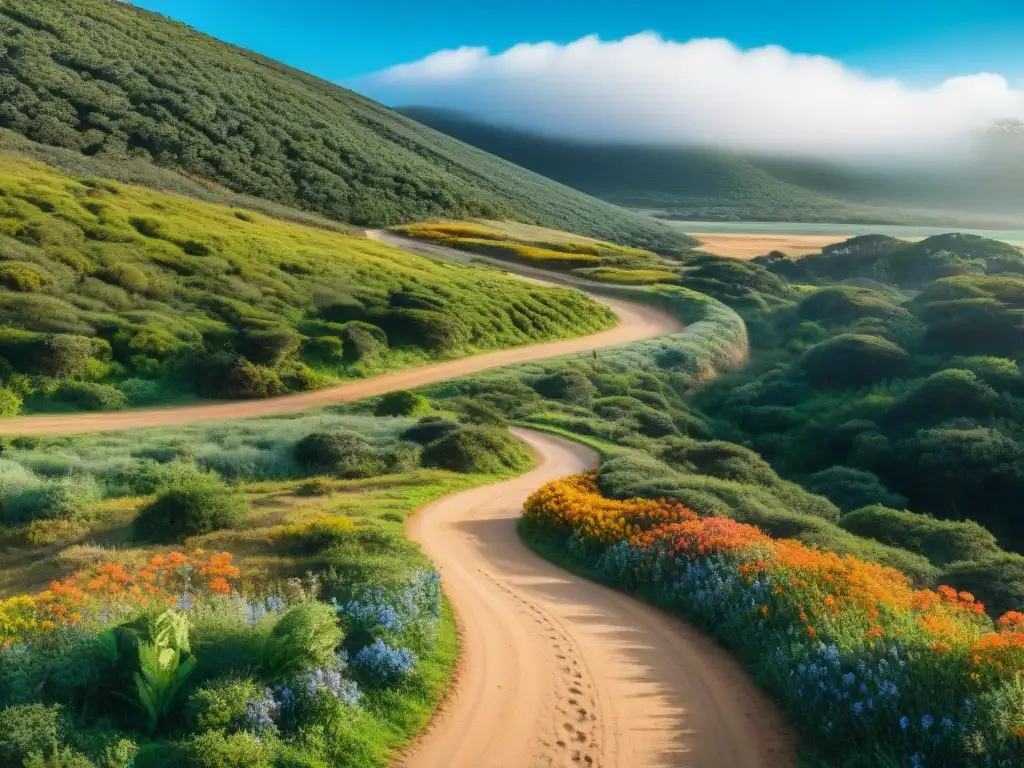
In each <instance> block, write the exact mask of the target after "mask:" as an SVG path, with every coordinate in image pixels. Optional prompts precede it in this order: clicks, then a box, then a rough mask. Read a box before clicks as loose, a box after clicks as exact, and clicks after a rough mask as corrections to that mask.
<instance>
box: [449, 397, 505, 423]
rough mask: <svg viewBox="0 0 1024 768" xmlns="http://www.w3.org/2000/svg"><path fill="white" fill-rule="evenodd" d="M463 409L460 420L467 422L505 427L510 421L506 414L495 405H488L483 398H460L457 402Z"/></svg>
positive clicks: (461, 409) (459, 407) (460, 408)
mask: <svg viewBox="0 0 1024 768" xmlns="http://www.w3.org/2000/svg"><path fill="white" fill-rule="evenodd" d="M456 405H457V407H458V409H459V410H460V411H462V414H461V415H460V416H459V419H460V421H463V422H465V423H467V424H479V425H481V426H485V427H504V426H505V425H506V424H507V423H508V422H507V420H506V419H505V414H503V413H502V412H501V411H499V410H498V409H497V408H495V407H494V406H491V405H488V404H487V403H486V402H485V401H483V400H474V399H473V398H470V397H463V398H460V399H459V400H458V401H457V403H456Z"/></svg>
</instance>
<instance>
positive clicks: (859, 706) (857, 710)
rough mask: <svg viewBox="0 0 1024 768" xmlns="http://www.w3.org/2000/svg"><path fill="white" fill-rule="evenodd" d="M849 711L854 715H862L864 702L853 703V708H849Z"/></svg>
mask: <svg viewBox="0 0 1024 768" xmlns="http://www.w3.org/2000/svg"><path fill="white" fill-rule="evenodd" d="M851 709H852V710H853V714H855V715H860V714H862V713H863V712H864V702H861V701H855V702H853V706H852V707H851Z"/></svg>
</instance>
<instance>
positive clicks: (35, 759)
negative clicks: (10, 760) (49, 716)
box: [22, 747, 96, 768]
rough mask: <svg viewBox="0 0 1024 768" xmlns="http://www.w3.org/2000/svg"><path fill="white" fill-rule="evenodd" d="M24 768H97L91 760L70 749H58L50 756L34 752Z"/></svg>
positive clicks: (26, 760) (27, 759) (26, 759)
mask: <svg viewBox="0 0 1024 768" xmlns="http://www.w3.org/2000/svg"><path fill="white" fill-rule="evenodd" d="M22 766H24V768H96V765H95V763H93V762H92V761H91V760H89V758H87V757H86V756H85V755H83V754H82V753H81V752H76V751H75V750H73V749H71V748H70V747H57V748H56V749H55V750H53V752H51V753H50V754H44V753H42V752H33V753H32V754H31V755H29V756H28V757H27V758H25V762H24V763H22Z"/></svg>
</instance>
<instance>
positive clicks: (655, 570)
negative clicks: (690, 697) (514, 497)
mask: <svg viewBox="0 0 1024 768" xmlns="http://www.w3.org/2000/svg"><path fill="white" fill-rule="evenodd" d="M522 528H523V532H524V534H525V535H526V536H527V537H529V538H532V539H534V541H535V543H536V544H537V545H538V546H540V547H543V548H545V549H546V550H547V551H548V552H549V553H554V554H557V556H559V557H562V558H564V559H568V560H570V561H571V562H572V563H574V564H575V565H576V566H577V567H583V568H584V569H586V571H587V572H588V573H590V574H592V575H593V576H595V577H597V578H600V579H602V580H605V581H608V582H610V583H612V584H614V585H616V586H618V587H620V588H623V589H627V590H630V591H633V592H637V593H638V594H640V595H642V596H644V597H646V598H647V599H650V600H652V601H654V602H656V603H658V604H660V605H662V606H664V607H666V608H668V609H669V610H672V611H675V612H677V613H679V614H681V615H682V616H684V617H685V618H687V619H689V620H691V621H694V622H695V623H697V624H698V625H699V626H701V627H702V628H703V629H705V630H706V631H707V632H709V633H710V634H711V635H713V636H714V637H715V638H716V639H718V640H719V641H720V642H722V643H723V644H724V645H726V646H727V647H729V648H730V649H732V650H734V651H735V652H737V653H738V654H739V655H740V656H741V657H742V658H743V659H744V660H745V661H746V662H747V663H748V664H749V666H750V668H751V670H752V672H753V674H754V676H755V677H756V679H757V680H758V681H759V682H760V683H761V685H762V686H764V687H765V688H766V689H768V690H769V691H771V693H773V694H774V695H775V697H776V698H777V699H778V700H779V701H780V702H781V703H782V705H783V706H784V708H785V709H786V711H787V713H788V715H789V717H790V721H791V722H792V723H793V725H794V727H795V728H797V730H798V731H799V732H800V734H801V736H802V737H803V741H804V743H805V749H806V750H807V752H806V753H805V757H806V758H807V759H808V760H810V759H811V755H812V754H813V764H816V765H825V764H829V765H848V766H854V765H864V766H867V765H933V766H949V767H950V768H952V766H985V765H1013V764H1016V763H1018V762H1020V761H1021V760H1022V759H1024V742H1022V740H1021V738H1020V735H1019V732H1020V731H1021V729H1022V728H1024V719H1022V712H1024V708H1022V704H1024V700H1022V698H1021V696H1022V694H1021V688H1020V682H1019V680H1020V675H1021V674H1022V671H1024V614H1021V613H1018V612H1016V611H1011V612H1009V613H1006V614H1004V615H1003V616H1001V617H1000V618H999V619H998V620H996V621H993V620H992V619H991V618H989V617H988V616H986V615H985V612H984V609H983V608H982V607H981V605H980V604H979V603H978V602H977V601H976V600H975V598H974V596H973V595H971V594H969V593H968V592H965V591H961V592H957V590H955V589H952V588H950V587H946V586H939V587H938V588H937V589H936V590H934V591H933V590H931V589H914V588H913V586H912V584H911V581H910V580H909V579H908V578H907V577H906V576H905V575H904V574H902V573H900V572H899V571H897V570H894V569H891V568H885V567H882V566H878V565H874V564H872V563H866V562H863V561H861V560H859V559H857V558H855V557H850V556H847V557H841V556H839V555H836V554H835V553H832V552H828V551H825V550H821V549H818V548H813V547H807V546H805V545H803V544H800V543H798V542H795V541H792V540H777V539H772V538H770V537H768V536H766V535H765V534H764V533H763V532H762V531H761V530H759V529H758V528H755V527H753V526H750V525H745V524H742V523H737V522H735V521H733V520H728V519H722V518H718V517H714V516H705V515H702V516H698V515H697V514H696V513H695V512H693V511H691V510H689V509H687V508H685V507H683V506H682V505H679V504H674V503H668V502H663V501H661V502H659V501H648V500H640V499H634V500H631V501H615V500H611V499H607V498H605V497H604V496H602V494H601V493H600V491H599V489H598V479H597V478H596V477H594V476H592V475H582V476H577V477H571V478H566V479H564V480H560V481H556V482H554V483H551V484H549V485H547V486H545V487H543V488H542V489H540V490H539V491H537V492H536V493H535V494H534V495H533V496H532V497H531V498H530V499H529V500H528V501H527V503H526V509H525V512H524V517H523V523H522ZM865 745H871V749H870V752H866V751H865Z"/></svg>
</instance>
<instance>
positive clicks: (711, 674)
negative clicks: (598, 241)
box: [398, 430, 795, 768]
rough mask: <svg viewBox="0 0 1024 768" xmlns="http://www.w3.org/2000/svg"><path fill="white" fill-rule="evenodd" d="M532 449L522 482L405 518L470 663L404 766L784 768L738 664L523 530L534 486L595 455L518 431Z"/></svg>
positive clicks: (783, 743)
mask: <svg viewBox="0 0 1024 768" xmlns="http://www.w3.org/2000/svg"><path fill="white" fill-rule="evenodd" d="M516 432H517V434H518V435H519V437H521V438H522V439H524V440H525V441H526V442H527V443H528V444H529V445H530V447H531V448H532V449H533V450H534V452H535V453H536V454H537V455H538V457H539V462H538V466H537V467H536V468H535V469H534V470H532V471H531V472H529V473H527V474H526V475H523V476H522V477H518V478H516V479H513V480H510V481H507V482H504V483H501V484H498V485H492V486H487V487H483V488H476V489H474V490H471V491H466V492H464V493H461V494H457V495H455V496H450V497H447V498H444V499H441V500H439V501H437V502H435V503H433V504H431V505H429V506H428V507H425V508H424V509H423V510H421V511H420V512H419V513H417V514H416V515H415V516H414V517H412V518H411V520H410V523H409V534H410V536H411V537H412V538H413V539H414V540H416V541H418V542H420V543H421V545H422V546H423V549H424V550H425V551H426V553H427V555H429V556H430V557H431V558H432V559H433V560H434V562H435V563H437V564H438V567H439V568H440V570H441V574H442V578H443V581H444V584H445V589H446V591H447V594H448V595H449V597H450V599H451V600H452V603H453V605H454V606H455V609H456V612H457V614H458V617H459V621H460V625H461V630H462V642H463V662H462V667H461V672H460V676H459V680H458V684H457V685H456V690H455V693H454V695H453V696H452V698H451V699H449V701H448V702H447V703H446V704H445V706H444V707H443V709H442V710H441V712H440V713H439V714H438V716H437V717H436V718H435V720H434V722H433V724H432V726H431V728H430V729H429V730H428V731H427V733H426V734H425V735H424V736H423V738H422V739H421V740H420V741H419V742H418V743H417V744H415V745H414V746H413V748H412V749H411V750H409V752H408V753H407V754H406V755H404V756H403V758H402V759H400V760H399V762H398V765H400V766H403V768H533V767H534V766H543V767H545V768H547V767H548V766H565V767H567V768H569V767H574V766H590V767H591V768H594V767H596V766H601V768H661V767H662V766H686V767H687V768H784V767H787V766H792V765H793V764H794V763H795V759H794V757H793V745H792V742H791V740H790V737H789V735H788V734H789V731H788V729H787V727H786V725H785V723H784V721H783V718H782V715H781V714H780V713H779V712H778V710H777V709H776V708H775V707H774V706H773V705H772V704H771V702H769V701H768V700H767V699H766V697H765V696H764V695H763V694H761V693H760V692H759V691H758V690H757V688H756V687H755V686H754V684H753V683H752V682H751V681H750V680H749V679H748V678H747V677H746V675H745V674H744V672H743V670H742V668H741V667H740V665H739V663H738V662H736V661H735V660H733V659H732V658H731V657H729V656H728V654H726V653H725V652H724V651H722V650H721V649H719V648H718V647H716V646H715V645H714V643H712V642H711V641H710V640H709V639H708V638H706V637H704V636H703V635H701V634H700V633H699V632H697V631H696V630H694V629H693V628H691V627H688V626H687V625H685V624H684V623H683V622H681V621H678V620H676V619H674V618H672V617H670V616H668V615H667V614H665V613H663V612H661V611H659V610H656V609H654V608H651V607H650V606H648V605H646V604H644V603H641V602H639V601H638V600H636V599H634V598H632V597H629V596H628V595H625V594H622V593H619V592H616V591H614V590H611V589H607V588H605V587H602V586H599V585H597V584H594V583H592V582H589V581H587V580H585V579H582V578H579V577H576V576H573V575H571V574H569V573H567V572H566V571H563V570H562V569H560V568H558V567H556V566H555V565H552V564H551V563H549V562H547V561H546V560H544V559H542V558H541V557H539V556H537V555H536V554H534V553H533V552H532V551H530V550H529V549H527V548H526V546H525V545H524V544H523V543H522V542H521V541H520V539H519V536H518V535H517V533H516V527H515V526H516V520H517V518H518V517H519V513H520V510H521V509H522V504H523V501H524V499H525V498H526V496H527V495H529V493H530V492H532V491H533V490H534V489H536V488H537V487H538V486H540V485H541V484H543V483H545V482H547V481H549V480H553V479H555V478H558V477H562V476H564V475H567V474H572V473H575V472H580V471H584V470H586V469H589V468H592V467H594V466H595V465H596V462H597V457H596V456H595V455H594V454H593V453H592V452H591V451H589V450H588V449H586V448H584V447H582V446H579V445H577V444H574V443H572V442H569V441H567V440H563V439H561V438H557V437H552V436H548V435H542V434H539V433H537V432H532V431H528V430H517V431H516Z"/></svg>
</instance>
